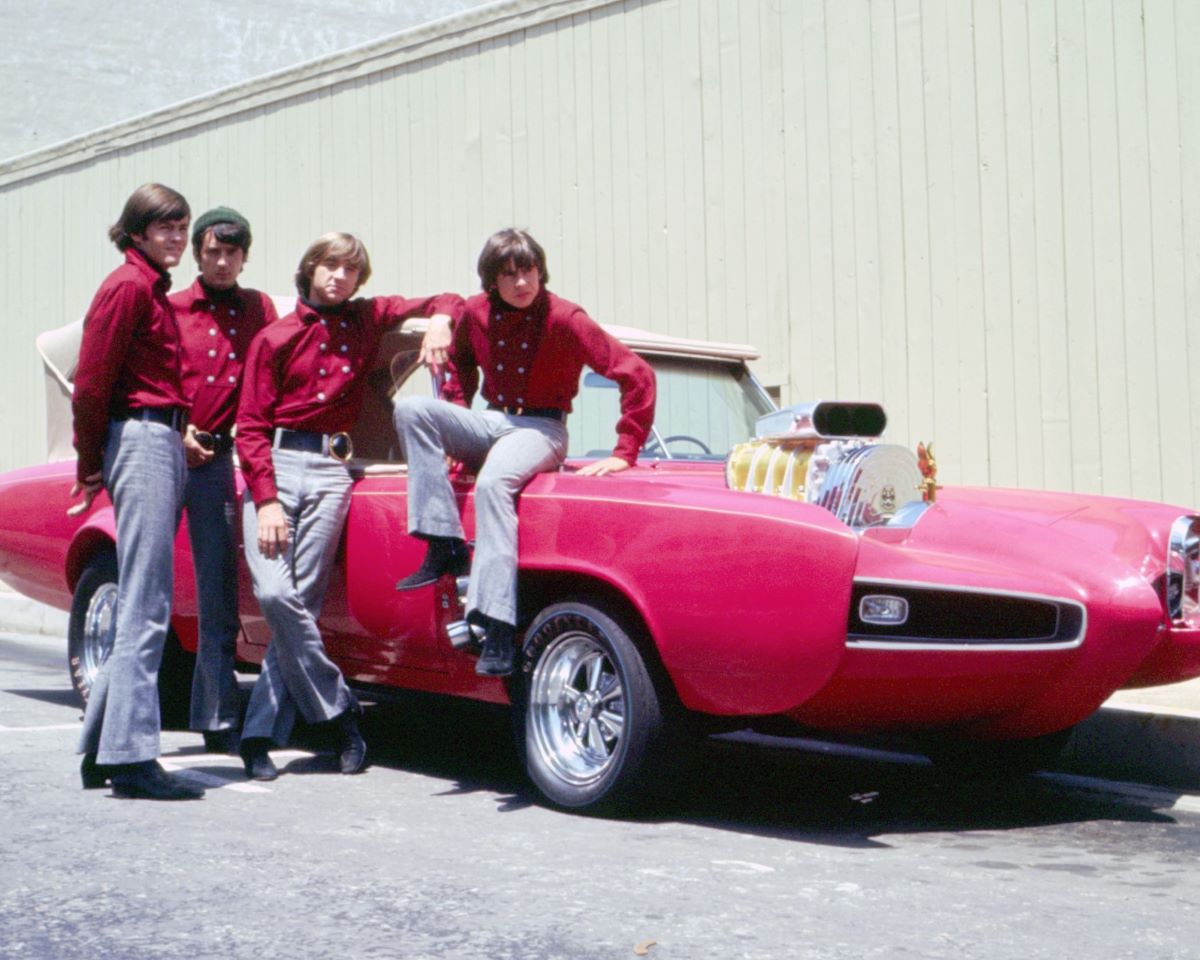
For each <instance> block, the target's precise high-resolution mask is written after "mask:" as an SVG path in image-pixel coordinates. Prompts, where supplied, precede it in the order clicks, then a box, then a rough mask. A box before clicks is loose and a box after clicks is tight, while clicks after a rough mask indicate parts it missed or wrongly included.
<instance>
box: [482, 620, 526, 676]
mask: <svg viewBox="0 0 1200 960" xmlns="http://www.w3.org/2000/svg"><path fill="white" fill-rule="evenodd" d="M477 616H478V615H477ZM478 619H480V620H482V621H483V629H484V635H483V653H482V654H481V655H480V657H479V660H478V662H477V663H476V664H475V672H476V673H478V674H480V675H481V676H484V677H507V676H508V675H509V674H510V673H512V672H513V662H514V661H515V659H516V643H515V641H516V638H517V628H516V627H514V626H513V625H512V624H511V623H505V622H504V621H503V620H494V619H492V618H491V617H485V616H478Z"/></svg>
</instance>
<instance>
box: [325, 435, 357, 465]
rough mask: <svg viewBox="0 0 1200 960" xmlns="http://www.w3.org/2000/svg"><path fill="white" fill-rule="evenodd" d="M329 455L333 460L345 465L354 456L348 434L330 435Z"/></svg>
mask: <svg viewBox="0 0 1200 960" xmlns="http://www.w3.org/2000/svg"><path fill="white" fill-rule="evenodd" d="M329 455H330V456H331V457H333V458H334V459H335V460H341V461H342V463H345V462H346V461H347V460H349V459H350V458H351V457H353V456H354V441H353V440H351V439H350V434H348V433H331V434H330V435H329Z"/></svg>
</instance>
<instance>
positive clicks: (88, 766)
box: [79, 753, 108, 790]
mask: <svg viewBox="0 0 1200 960" xmlns="http://www.w3.org/2000/svg"><path fill="white" fill-rule="evenodd" d="M79 779H80V780H82V781H83V789H84V790H103V789H104V787H105V785H106V784H107V783H108V767H102V766H100V764H98V763H97V762H96V755H95V754H94V753H85V754H84V755H83V762H82V763H81V764H80V765H79Z"/></svg>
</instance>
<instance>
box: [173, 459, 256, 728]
mask: <svg viewBox="0 0 1200 960" xmlns="http://www.w3.org/2000/svg"><path fill="white" fill-rule="evenodd" d="M183 505H184V509H185V510H186V511H187V519H188V536H189V538H190V539H191V543H192V563H193V566H194V567H195V570H196V603H197V606H198V608H199V613H200V644H199V648H198V649H197V651H196V671H195V673H194V674H193V675H192V708H191V715H190V721H189V726H190V727H191V728H192V729H193V730H227V729H230V728H231V727H236V726H237V725H238V721H239V720H240V719H241V706H242V705H241V699H240V696H239V694H238V686H237V677H236V675H235V674H234V661H235V658H236V656H237V637H238V631H239V630H240V629H241V626H240V623H239V621H238V611H237V552H236V549H237V540H236V538H235V535H234V532H235V530H236V527H235V526H234V524H235V523H237V521H238V506H239V504H238V500H237V493H236V490H235V488H234V483H233V454H232V453H230V452H226V453H220V454H217V456H215V457H213V458H212V459H211V460H210V461H208V463H206V464H204V465H203V466H200V467H192V468H191V469H189V470H188V472H187V482H186V483H185V484H184V488H183Z"/></svg>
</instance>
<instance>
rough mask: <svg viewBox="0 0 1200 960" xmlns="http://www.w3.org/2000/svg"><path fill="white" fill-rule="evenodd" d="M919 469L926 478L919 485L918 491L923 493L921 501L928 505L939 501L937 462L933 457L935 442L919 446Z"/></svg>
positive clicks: (919, 444)
mask: <svg viewBox="0 0 1200 960" xmlns="http://www.w3.org/2000/svg"><path fill="white" fill-rule="evenodd" d="M917 469H918V470H920V471H921V476H922V477H924V478H925V479H923V480H922V481H921V482H920V483H919V484H917V489H918V490H920V491H921V499H922V500H924V501H925V502H926V503H933V502H934V501H935V500H936V499H937V492H938V482H937V460H936V459H935V458H934V456H933V441H930V442H929V444H928V445H926V444H925V443H918V444H917Z"/></svg>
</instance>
